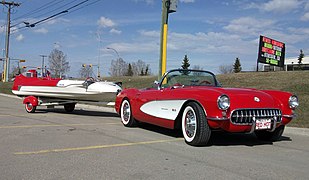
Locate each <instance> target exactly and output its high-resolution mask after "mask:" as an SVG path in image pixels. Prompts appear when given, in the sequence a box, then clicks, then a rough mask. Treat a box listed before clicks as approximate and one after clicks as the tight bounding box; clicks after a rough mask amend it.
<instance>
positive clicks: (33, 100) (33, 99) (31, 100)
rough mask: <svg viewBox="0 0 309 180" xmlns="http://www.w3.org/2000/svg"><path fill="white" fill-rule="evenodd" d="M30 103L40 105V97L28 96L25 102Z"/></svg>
mask: <svg viewBox="0 0 309 180" xmlns="http://www.w3.org/2000/svg"><path fill="white" fill-rule="evenodd" d="M28 103H31V104H32V106H38V105H39V100H38V98H36V97H34V96H27V97H25V99H24V100H23V104H28Z"/></svg>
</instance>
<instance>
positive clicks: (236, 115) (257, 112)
mask: <svg viewBox="0 0 309 180" xmlns="http://www.w3.org/2000/svg"><path fill="white" fill-rule="evenodd" d="M254 119H276V120H277V122H281V119H282V113H281V110H279V109H236V110H234V111H233V112H232V114H231V122H232V123H233V124H241V125H252V124H253V120H254Z"/></svg>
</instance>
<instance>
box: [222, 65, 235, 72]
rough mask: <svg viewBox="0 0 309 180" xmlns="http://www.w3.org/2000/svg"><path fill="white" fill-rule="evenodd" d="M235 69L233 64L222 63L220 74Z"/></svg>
mask: <svg viewBox="0 0 309 180" xmlns="http://www.w3.org/2000/svg"><path fill="white" fill-rule="evenodd" d="M233 71H234V68H233V65H220V66H219V73H220V74H230V73H232V72H233Z"/></svg>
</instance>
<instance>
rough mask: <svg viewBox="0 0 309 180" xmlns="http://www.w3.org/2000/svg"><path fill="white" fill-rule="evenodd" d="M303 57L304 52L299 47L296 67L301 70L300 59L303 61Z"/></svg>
mask: <svg viewBox="0 0 309 180" xmlns="http://www.w3.org/2000/svg"><path fill="white" fill-rule="evenodd" d="M304 57H305V54H304V52H303V50H302V49H301V50H300V54H299V56H298V59H297V60H298V69H299V70H301V64H302V61H303V58H304Z"/></svg>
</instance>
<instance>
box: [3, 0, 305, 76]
mask: <svg viewBox="0 0 309 180" xmlns="http://www.w3.org/2000/svg"><path fill="white" fill-rule="evenodd" d="M83 1H84V0H65V1H64V0H44V1H42V0H16V1H15V0H14V2H15V3H21V4H20V6H18V7H14V8H13V9H12V14H11V26H13V27H12V28H11V32H12V33H11V36H10V51H9V56H10V58H12V59H25V60H26V62H24V63H21V65H23V66H28V67H31V66H32V67H37V66H41V64H42V57H41V56H40V55H47V56H48V55H49V54H50V53H51V51H52V50H53V49H55V48H56V49H59V50H61V51H63V52H64V54H65V55H66V57H67V61H68V62H69V65H70V71H69V72H68V73H67V75H68V76H72V77H78V76H79V73H78V72H79V70H80V68H81V67H82V64H93V65H100V73H101V75H102V76H108V72H109V69H110V64H111V61H112V60H115V59H117V58H118V55H119V57H121V58H122V59H123V60H125V61H126V62H127V63H132V62H136V61H138V60H143V61H144V62H145V63H146V64H149V65H150V69H151V72H152V74H154V75H156V74H158V67H159V59H160V57H159V56H160V32H161V14H162V1H161V0H117V1H116V0H88V1H87V2H85V3H83V4H81V5H80V6H77V7H76V8H71V9H69V11H68V12H67V13H62V14H60V15H59V16H56V18H54V19H49V20H48V21H44V22H42V23H38V24H36V26H34V27H26V26H25V23H24V22H28V23H30V24H32V23H35V22H38V21H40V20H43V19H45V18H47V17H49V16H52V15H55V14H57V13H60V12H62V11H64V10H66V9H68V8H70V7H73V6H74V5H76V4H78V3H82V2H83ZM0 6H1V12H0V25H1V27H0V48H1V50H2V53H3V49H5V31H6V30H5V25H6V18H7V8H6V7H5V6H3V5H0ZM260 35H263V36H267V37H269V38H272V39H275V40H278V41H281V42H284V43H285V44H286V55H285V56H286V58H290V57H297V56H298V55H299V54H300V49H302V50H303V52H304V54H305V56H306V55H307V54H309V1H308V0H220V1H218V0H179V3H178V8H177V11H176V12H174V13H170V14H169V21H168V40H167V44H168V45H167V70H170V69H174V68H180V67H181V65H182V60H183V58H184V56H185V55H187V56H188V58H189V63H190V64H191V67H193V66H199V67H201V68H203V69H204V70H209V71H212V72H214V73H219V66H222V65H224V66H228V65H232V64H233V63H234V62H235V59H236V58H237V57H238V58H239V59H240V62H241V65H242V69H243V70H244V71H252V70H253V69H254V68H255V67H256V61H257V54H258V44H259V37H260ZM113 49H114V50H113ZM117 53H118V55H117ZM47 59H48V57H47V58H45V62H46V61H48V60H47ZM11 66H17V61H12V62H11ZM0 68H1V70H2V68H3V67H2V63H1V65H0Z"/></svg>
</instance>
